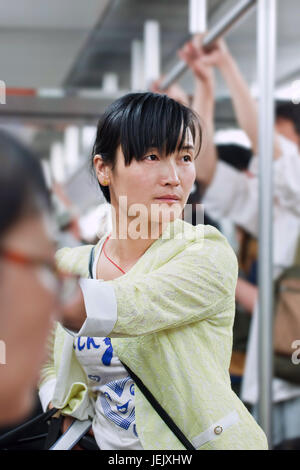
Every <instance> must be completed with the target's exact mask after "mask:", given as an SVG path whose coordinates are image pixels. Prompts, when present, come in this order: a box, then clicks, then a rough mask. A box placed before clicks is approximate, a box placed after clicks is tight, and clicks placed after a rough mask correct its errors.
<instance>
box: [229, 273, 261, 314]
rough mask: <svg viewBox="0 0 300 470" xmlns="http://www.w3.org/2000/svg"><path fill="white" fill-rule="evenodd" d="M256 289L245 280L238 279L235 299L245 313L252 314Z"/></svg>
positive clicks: (256, 293) (256, 294) (255, 299)
mask: <svg viewBox="0 0 300 470" xmlns="http://www.w3.org/2000/svg"><path fill="white" fill-rule="evenodd" d="M257 296H258V288H257V287H256V286H254V285H253V284H251V283H250V282H248V281H246V280H245V279H241V278H238V281H237V285H236V291H235V298H236V301H237V302H239V303H240V304H241V305H242V307H244V309H246V310H247V312H249V313H252V312H253V310H254V306H255V304H256V301H257Z"/></svg>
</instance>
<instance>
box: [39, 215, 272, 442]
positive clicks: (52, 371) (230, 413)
mask: <svg viewBox="0 0 300 470" xmlns="http://www.w3.org/2000/svg"><path fill="white" fill-rule="evenodd" d="M168 229H169V230H170V231H171V232H170V234H171V236H170V237H169V239H166V236H165V235H166V233H167V230H166V231H165V232H164V234H163V236H162V237H161V238H159V239H158V240H156V241H155V242H154V243H153V244H152V245H151V246H150V248H149V249H148V250H147V251H146V252H145V253H144V255H143V256H142V257H141V258H140V259H139V260H138V262H137V263H136V264H135V265H134V266H133V267H132V268H131V269H130V271H129V272H128V273H126V274H125V275H123V276H121V277H119V278H117V279H115V280H112V281H105V282H107V284H109V285H111V286H113V288H114V290H115V294H116V299H117V321H116V323H115V326H114V328H113V330H112V331H111V333H110V335H109V336H110V337H111V339H112V345H113V348H114V351H115V353H116V354H117V356H118V357H119V358H120V359H121V361H122V362H124V363H125V364H127V365H128V366H129V367H130V369H132V370H133V372H135V374H136V375H137V376H139V377H140V379H141V380H142V381H143V382H144V384H145V385H146V386H147V387H148V388H149V389H150V390H151V392H152V393H153V394H154V396H155V397H156V399H157V400H158V401H159V402H160V404H161V405H162V406H163V407H164V408H165V410H166V411H167V412H168V413H169V414H170V415H171V416H172V418H173V419H174V421H175V422H176V424H177V425H178V426H179V427H180V429H181V430H182V431H183V433H184V434H185V435H186V436H187V438H188V439H189V440H191V441H192V442H193V443H194V445H195V447H196V448H197V449H201V450H202V449H266V448H267V442H266V437H265V435H264V433H263V431H262V430H261V428H260V427H259V426H258V425H257V423H256V422H255V420H254V419H253V418H252V416H251V415H250V414H249V412H248V411H247V409H246V408H245V406H244V405H243V403H242V402H241V401H240V400H239V398H238V397H237V396H236V395H235V393H234V392H233V391H232V389H231V385H230V377H229V372H228V369H229V364H230V358H231V351H232V325H233V320H234V311H235V286H236V280H237V260H236V257H235V254H234V253H233V251H232V249H231V247H230V246H229V244H228V243H227V241H226V239H225V238H224V237H223V236H222V235H221V234H220V233H219V231H218V230H216V229H215V228H213V227H210V226H204V225H199V226H197V228H196V227H194V226H192V225H190V224H187V223H186V222H183V221H182V220H181V219H177V220H175V221H174V222H172V223H171V224H170V225H169V227H168ZM183 231H184V236H182V234H183ZM100 242H101V240H100ZM99 244H100V243H99ZM99 244H98V245H99ZM98 245H97V246H98ZM91 248H92V247H91V246H84V247H79V248H72V249H71V248H64V249H62V250H60V251H59V252H58V253H57V260H58V265H59V267H60V268H62V269H64V270H67V271H70V272H72V273H76V274H79V275H80V276H82V277H89V274H88V265H89V257H90V251H91ZM99 282H100V281H99ZM101 282H103V281H101ZM88 334H89V335H90V336H93V332H92V331H91V332H88ZM51 344H52V346H51V348H52V353H53V354H52V361H50V363H49V364H48V365H47V366H46V367H45V368H44V370H43V375H42V384H41V385H42V386H43V385H44V384H45V383H46V382H47V381H49V380H50V379H53V378H56V387H55V391H54V397H53V400H52V401H53V404H54V405H55V406H56V407H58V408H60V409H63V412H64V413H66V414H71V415H72V416H74V417H77V418H78V419H85V418H87V417H88V415H89V416H91V417H92V416H93V413H94V411H93V405H92V403H93V399H92V398H93V397H92V395H90V394H89V392H88V388H87V381H86V377H85V374H84V372H83V371H82V369H81V367H80V365H79V363H78V361H77V359H76V356H75V353H74V350H73V338H72V336H71V335H69V334H68V333H66V331H65V330H64V329H63V328H62V327H61V326H60V325H58V327H57V330H56V334H55V336H54V337H53V338H52V343H51ZM135 412H136V426H137V431H138V434H139V438H140V441H141V444H142V446H143V448H144V449H183V445H182V444H181V443H180V442H179V441H178V439H177V438H176V437H175V436H174V434H173V433H172V432H171V431H170V430H169V428H168V427H167V426H166V424H165V423H164V422H163V421H162V420H161V418H160V417H159V416H158V415H157V413H156V412H155V411H154V410H153V408H152V407H151V405H150V404H149V403H148V401H147V400H146V399H145V397H144V396H143V394H142V393H141V392H140V390H139V389H138V388H137V387H136V393H135Z"/></svg>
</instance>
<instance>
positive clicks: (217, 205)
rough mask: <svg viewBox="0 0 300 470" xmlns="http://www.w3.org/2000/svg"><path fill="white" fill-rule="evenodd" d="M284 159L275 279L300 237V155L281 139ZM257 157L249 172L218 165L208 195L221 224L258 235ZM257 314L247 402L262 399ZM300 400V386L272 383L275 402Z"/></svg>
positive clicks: (278, 164) (277, 170) (278, 180)
mask: <svg viewBox="0 0 300 470" xmlns="http://www.w3.org/2000/svg"><path fill="white" fill-rule="evenodd" d="M279 138H280V144H281V148H282V156H281V157H280V158H279V159H277V160H276V161H274V163H273V170H274V218H273V262H274V272H273V275H274V279H276V278H277V277H278V276H279V275H280V273H281V272H282V270H283V269H285V268H288V267H289V266H291V265H292V264H293V261H294V256H295V250H296V248H297V243H298V239H299V236H300V155H299V153H298V150H297V147H296V145H295V144H293V143H292V142H290V141H289V140H288V139H286V138H284V137H282V136H280V137H279ZM258 202H259V188H258V157H253V158H252V161H251V163H250V166H249V172H248V173H245V172H240V171H238V170H236V169H235V168H233V167H232V166H230V165H228V164H226V163H224V162H222V161H219V162H218V163H217V169H216V173H215V176H214V179H213V181H212V184H211V185H210V187H209V188H208V190H207V192H206V193H205V196H204V199H203V204H204V208H205V210H206V212H207V213H208V214H209V215H210V216H211V217H213V218H214V219H216V220H218V218H222V217H227V218H228V219H230V220H231V221H232V222H234V223H235V224H238V225H240V226H241V227H243V228H244V229H245V230H247V231H248V232H250V233H251V234H252V235H254V236H256V237H257V236H258V207H259V206H258ZM257 349H258V310H257V306H256V308H255V309H254V312H253V320H252V322H251V329H250V334H249V339H248V348H247V358H246V366H245V371H244V377H243V383H242V392H241V397H242V399H243V400H244V401H246V402H248V403H256V402H257V400H258V356H257ZM295 396H300V387H299V386H297V385H293V384H290V383H289V382H286V381H284V380H281V379H277V378H275V379H273V400H274V402H278V401H281V400H286V399H288V398H292V397H295Z"/></svg>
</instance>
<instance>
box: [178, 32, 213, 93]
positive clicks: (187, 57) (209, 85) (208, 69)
mask: <svg viewBox="0 0 300 470" xmlns="http://www.w3.org/2000/svg"><path fill="white" fill-rule="evenodd" d="M178 55H179V57H180V58H181V59H182V60H183V61H184V62H186V64H187V65H188V67H189V68H190V69H191V70H192V72H193V74H194V76H195V78H196V80H197V81H198V82H199V83H200V84H201V86H202V87H205V90H206V93H209V95H210V96H214V88H215V81H214V71H213V67H212V65H211V64H209V63H207V60H206V55H205V53H204V51H203V49H202V46H201V39H199V38H197V39H194V41H189V42H187V43H186V44H185V45H184V46H183V47H182V48H181V49H179V51H178Z"/></svg>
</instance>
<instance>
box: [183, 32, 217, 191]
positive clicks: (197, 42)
mask: <svg viewBox="0 0 300 470" xmlns="http://www.w3.org/2000/svg"><path fill="white" fill-rule="evenodd" d="M201 41H202V40H201V37H196V38H194V41H193V42H188V43H187V44H185V46H184V47H183V48H182V49H181V50H180V51H179V56H180V57H181V59H182V60H184V61H185V62H186V63H187V65H188V66H189V68H190V69H191V70H192V72H193V75H194V79H195V85H194V96H193V101H192V105H191V107H192V109H193V110H194V111H195V112H196V113H197V114H198V115H199V116H200V118H201V126H202V147H201V151H200V154H199V155H198V157H197V158H196V160H195V166H196V179H197V180H198V181H199V182H200V183H202V184H203V185H204V186H206V187H207V186H209V184H210V183H211V181H212V178H213V176H214V172H215V168H216V162H217V152H216V148H215V144H214V108H215V78H214V71H213V68H212V67H211V66H207V65H206V64H204V63H203V61H202V57H203V52H202V50H201Z"/></svg>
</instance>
